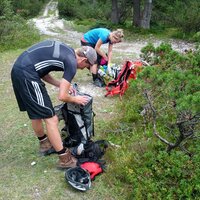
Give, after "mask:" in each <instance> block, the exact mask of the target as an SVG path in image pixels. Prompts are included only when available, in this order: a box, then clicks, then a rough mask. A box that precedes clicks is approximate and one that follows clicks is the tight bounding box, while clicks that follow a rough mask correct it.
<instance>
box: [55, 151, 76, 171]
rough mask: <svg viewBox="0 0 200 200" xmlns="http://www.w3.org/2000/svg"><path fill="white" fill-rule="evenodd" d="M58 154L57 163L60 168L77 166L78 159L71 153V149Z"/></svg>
mask: <svg viewBox="0 0 200 200" xmlns="http://www.w3.org/2000/svg"><path fill="white" fill-rule="evenodd" d="M58 156H59V161H58V165H57V167H58V169H67V168H71V167H76V166H77V159H76V158H74V157H73V156H72V155H71V153H70V151H69V149H67V150H66V152H65V153H64V154H61V155H58Z"/></svg>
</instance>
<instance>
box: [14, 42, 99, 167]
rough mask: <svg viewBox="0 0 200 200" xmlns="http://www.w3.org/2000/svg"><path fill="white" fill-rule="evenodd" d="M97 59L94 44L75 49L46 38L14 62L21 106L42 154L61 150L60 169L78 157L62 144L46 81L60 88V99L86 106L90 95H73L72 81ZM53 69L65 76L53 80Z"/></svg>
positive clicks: (18, 98)
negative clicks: (77, 71)
mask: <svg viewBox="0 0 200 200" xmlns="http://www.w3.org/2000/svg"><path fill="white" fill-rule="evenodd" d="M96 59H97V55H96V52H95V50H94V49H93V48H92V47H88V46H86V47H81V48H80V49H77V50H74V49H72V48H71V47H69V46H67V45H66V44H64V43H62V42H60V41H53V40H46V41H43V42H40V43H38V44H35V45H33V46H32V47H30V48H29V49H27V50H26V51H24V52H23V53H22V54H21V55H20V56H19V57H18V58H17V60H16V61H15V63H14V65H13V68H12V71H11V79H12V84H13V89H14V93H15V96H16V99H17V103H18V106H19V109H20V111H26V112H27V113H28V116H29V118H30V120H31V122H32V127H33V130H34V132H35V134H36V136H37V137H38V139H39V141H40V154H41V155H49V154H51V153H53V152H57V153H58V156H59V162H58V168H64V169H65V168H69V167H75V166H76V164H77V160H76V159H75V158H74V157H73V156H72V155H71V153H70V151H69V150H68V149H66V148H65V147H63V143H62V139H61V136H60V133H59V129H58V118H57V116H56V115H55V112H54V109H53V105H52V102H51V99H50V97H49V95H48V92H47V90H46V87H45V83H44V82H43V81H45V82H47V83H50V84H52V85H54V86H56V87H58V88H59V94H58V98H59V100H60V101H63V102H73V103H76V104H81V105H84V104H86V103H87V101H88V98H87V96H71V95H70V92H71V90H72V88H71V81H72V79H73V77H74V76H75V74H76V70H77V69H84V68H86V67H87V68H89V67H90V66H91V65H93V64H94V63H95V62H96ZM51 71H63V76H62V79H61V80H56V79H54V78H53V77H52V76H51V75H50V72H51ZM43 122H44V123H45V125H46V133H45V131H44V129H43Z"/></svg>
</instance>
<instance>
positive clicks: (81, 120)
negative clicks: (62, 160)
mask: <svg viewBox="0 0 200 200" xmlns="http://www.w3.org/2000/svg"><path fill="white" fill-rule="evenodd" d="M75 89H76V94H75V95H84V96H88V98H89V101H88V103H87V104H86V105H84V106H82V105H78V104H74V103H63V104H60V105H58V106H55V107H54V110H55V113H56V115H57V116H58V119H59V120H64V123H65V126H64V127H63V128H62V132H66V133H67V135H66V137H65V138H64V139H63V145H64V146H65V147H68V148H70V147H75V146H77V145H79V144H80V143H83V144H86V143H87V141H89V140H90V139H91V137H92V136H94V113H93V110H92V102H93V98H92V97H91V96H90V95H88V94H85V93H81V92H79V91H78V89H77V86H76V87H75Z"/></svg>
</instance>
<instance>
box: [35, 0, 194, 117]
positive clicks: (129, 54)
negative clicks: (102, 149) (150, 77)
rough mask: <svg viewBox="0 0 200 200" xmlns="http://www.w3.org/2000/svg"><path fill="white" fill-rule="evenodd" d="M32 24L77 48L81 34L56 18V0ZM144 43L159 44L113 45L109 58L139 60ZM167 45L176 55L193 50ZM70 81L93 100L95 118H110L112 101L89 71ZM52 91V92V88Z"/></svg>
mask: <svg viewBox="0 0 200 200" xmlns="http://www.w3.org/2000/svg"><path fill="white" fill-rule="evenodd" d="M33 22H34V24H35V26H36V27H37V28H38V29H39V31H40V33H41V34H42V35H45V36H46V37H47V38H48V37H49V38H53V39H56V40H61V41H63V42H65V43H66V44H69V45H70V46H72V47H74V48H76V47H80V38H81V37H82V35H83V33H81V32H77V31H74V30H73V24H72V22H70V21H66V20H63V19H60V18H59V15H58V10H57V2H56V1H53V0H51V1H50V2H49V3H48V4H47V6H46V8H45V10H44V12H43V14H42V16H40V17H38V18H34V19H33ZM148 42H152V43H153V44H154V45H155V46H158V45H159V44H160V43H161V42H163V41H162V40H156V39H153V38H152V39H151V38H150V39H148V40H135V41H132V42H126V41H123V42H122V43H118V44H115V45H114V48H113V59H116V60H118V61H119V63H123V61H124V60H133V59H137V58H139V55H140V50H141V48H142V47H144V46H145V45H147V43H148ZM168 42H169V43H171V45H172V47H173V48H174V49H175V50H177V51H180V52H182V51H184V50H185V49H191V48H193V45H192V44H189V43H186V42H184V41H177V40H168ZM102 48H103V49H104V50H105V51H107V45H103V47H102ZM78 71H79V70H78ZM84 71H85V70H84ZM86 71H87V70H86ZM74 80H75V81H76V82H77V83H78V85H79V88H80V90H81V91H83V92H86V93H88V94H90V95H92V96H93V97H94V109H95V112H96V113H98V116H99V117H100V118H102V119H103V118H110V117H111V115H112V112H108V110H112V107H113V106H114V102H116V99H115V100H114V98H105V97H104V95H105V93H106V91H105V88H98V87H95V86H94V85H93V84H92V82H91V81H92V77H91V75H90V74H89V72H83V71H81V72H78V73H77V75H76V77H75V79H74ZM52 90H53V91H54V89H52Z"/></svg>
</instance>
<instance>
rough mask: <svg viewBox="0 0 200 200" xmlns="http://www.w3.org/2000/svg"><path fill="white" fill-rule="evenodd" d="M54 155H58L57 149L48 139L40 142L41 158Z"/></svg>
mask: <svg viewBox="0 0 200 200" xmlns="http://www.w3.org/2000/svg"><path fill="white" fill-rule="evenodd" d="M52 153H56V151H55V149H54V148H53V146H52V145H51V143H50V141H49V139H48V138H45V139H43V140H41V141H40V149H39V154H40V155H41V156H48V155H50V154H52Z"/></svg>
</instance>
